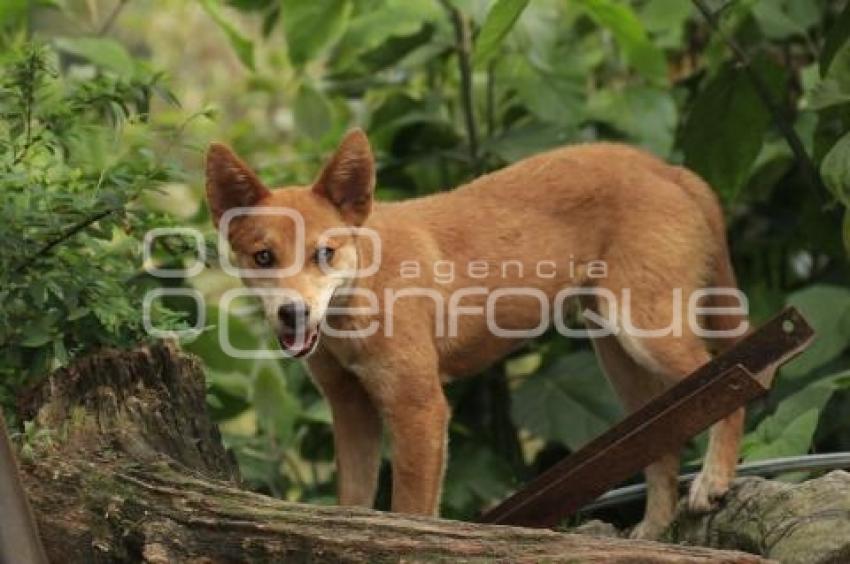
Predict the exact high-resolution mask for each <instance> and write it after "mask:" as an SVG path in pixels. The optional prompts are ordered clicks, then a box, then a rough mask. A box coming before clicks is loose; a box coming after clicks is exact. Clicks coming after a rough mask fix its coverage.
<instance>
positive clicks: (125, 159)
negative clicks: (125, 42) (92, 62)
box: [0, 42, 179, 404]
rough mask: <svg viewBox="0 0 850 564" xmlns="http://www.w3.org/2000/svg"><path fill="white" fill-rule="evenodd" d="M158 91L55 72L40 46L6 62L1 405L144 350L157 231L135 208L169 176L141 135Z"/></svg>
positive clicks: (150, 79) (142, 83)
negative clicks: (110, 354)
mask: <svg viewBox="0 0 850 564" xmlns="http://www.w3.org/2000/svg"><path fill="white" fill-rule="evenodd" d="M71 45H72V44H71V43H65V44H64V46H65V47H67V48H69V50H73V52H75V53H76V54H80V55H82V54H86V55H92V58H94V59H96V60H97V61H98V62H100V63H103V68H104V69H107V68H109V67H110V64H109V62H110V61H113V60H114V59H116V58H126V60H127V61H130V62H132V59H130V57H129V55H127V54H126V53H124V52H123V48H122V47H121V46H120V45H119V44H114V45H111V44H110V45H111V46H112V47H114V49H113V50H111V51H109V50H105V49H103V47H107V46H109V45H103V44H100V45H99V46H98V44H95V43H92V42H76V43H74V44H73V45H74V47H75V48H74V49H70V47H71ZM125 62H126V61H125ZM130 67H131V68H133V67H134V65H130ZM125 68H126V67H125ZM157 81H158V77H157V76H155V75H147V76H137V77H132V78H131V77H126V76H118V75H115V74H111V73H106V72H103V73H97V74H96V75H94V76H91V77H88V78H87V79H86V80H81V79H77V78H73V77H70V76H67V75H65V74H63V73H62V72H60V70H59V62H58V60H57V57H56V54H55V52H53V51H52V50H50V49H49V48H47V47H45V46H40V45H37V44H28V45H23V46H20V47H19V48H18V49H16V50H15V51H14V52H12V53H9V54H8V55H7V57H6V60H4V61H3V64H2V67H1V68H0V116H2V118H0V241H2V245H3V248H4V249H5V250H4V252H3V253H2V255H0V273H2V274H0V287H2V290H0V301H2V303H3V307H2V309H0V359H1V360H0V402H2V403H5V404H8V403H9V402H10V401H11V400H12V398H13V397H14V396H13V395H12V393H13V391H14V390H15V389H17V388H18V387H19V386H21V385H24V384H26V383H29V382H31V380H32V379H33V378H34V377H36V376H39V375H41V374H43V373H44V372H45V371H47V370H48V369H53V368H56V367H59V366H63V365H65V364H66V363H67V362H68V361H69V359H70V358H72V357H73V356H75V355H77V354H80V353H82V352H85V351H87V350H90V349H92V348H94V347H99V346H104V345H109V346H126V345H131V344H133V343H136V342H138V341H140V340H143V339H145V335H146V333H145V331H144V329H143V326H142V319H141V315H140V310H141V296H142V294H143V292H144V291H145V289H146V287H147V286H146V284H144V280H142V279H141V278H140V276H139V274H140V272H139V268H140V264H141V261H140V249H139V242H140V239H141V237H142V236H143V235H144V233H145V231H146V230H147V229H149V228H150V227H152V226H154V225H158V224H160V223H162V221H161V219H160V218H157V217H156V216H155V215H153V214H150V213H148V212H146V211H145V210H143V209H141V208H138V207H133V202H134V201H136V200H137V199H138V198H139V196H140V195H141V194H142V193H143V192H144V191H146V190H150V189H152V188H154V187H155V186H157V185H158V184H160V183H162V182H164V181H166V180H169V179H171V178H174V177H175V174H176V172H175V171H173V170H171V169H170V168H169V167H168V166H167V165H166V164H164V163H163V162H162V161H161V160H160V159H159V158H158V157H157V156H156V155H155V154H154V153H153V152H152V151H151V149H150V139H149V132H147V131H146V130H145V127H144V124H143V122H144V120H146V119H147V118H146V116H147V113H148V109H149V104H150V98H151V96H152V95H153V92H154V90H155V89H156V88H158V87H159V86H158V84H157ZM119 124H120V125H121V127H122V130H118V129H116V125H119ZM157 313H158V314H159V315H160V319H161V321H162V322H163V323H165V324H168V323H171V324H175V323H176V322H177V321H178V318H179V316H178V315H177V314H175V313H172V312H169V311H168V310H165V309H164V308H162V307H160V308H158V311H157Z"/></svg>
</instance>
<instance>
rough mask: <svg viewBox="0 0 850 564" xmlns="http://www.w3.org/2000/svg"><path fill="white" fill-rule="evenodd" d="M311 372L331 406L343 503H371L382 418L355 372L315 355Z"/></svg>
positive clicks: (362, 504) (378, 457)
mask: <svg viewBox="0 0 850 564" xmlns="http://www.w3.org/2000/svg"><path fill="white" fill-rule="evenodd" d="M308 366H309V368H310V374H311V375H312V377H313V380H314V381H315V382H316V384H317V385H318V386H319V388H320V389H321V390H322V394H323V395H324V396H325V399H327V401H328V403H329V404H330V407H331V415H332V417H333V433H334V449H335V452H336V466H337V491H338V496H339V503H340V505H359V506H363V507H372V504H373V503H374V501H375V491H376V490H377V487H378V468H379V466H380V462H381V429H382V427H381V419H380V416H379V414H378V410H377V409H376V408H375V406H374V404H373V403H372V400H371V398H370V397H369V395H368V394H367V393H366V390H365V389H364V388H363V386H362V384H361V383H360V381H359V380H358V379H357V376H356V375H355V374H352V373H351V372H348V371H346V370H345V369H343V368H342V367H341V366H339V365H338V364H337V363H336V361H335V360H333V359H332V358H329V357H324V356H321V355H314V356H313V357H311V358H310V359H309V360H308Z"/></svg>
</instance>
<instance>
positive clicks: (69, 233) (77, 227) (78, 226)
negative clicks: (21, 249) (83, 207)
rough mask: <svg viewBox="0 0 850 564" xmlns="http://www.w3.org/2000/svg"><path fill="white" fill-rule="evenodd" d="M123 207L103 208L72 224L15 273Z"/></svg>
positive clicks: (17, 272) (29, 258)
mask: <svg viewBox="0 0 850 564" xmlns="http://www.w3.org/2000/svg"><path fill="white" fill-rule="evenodd" d="M121 209H122V208H120V207H119V208H109V209H106V210H102V211H99V212H97V213H95V214H93V215H91V216H89V217H87V218H85V219H82V220H80V221H79V222H77V223H75V224H74V225H72V226H71V227H69V228H68V229H66V230H65V231H63V232H62V233H61V234H60V235H57V236H56V237H55V238H53V239H51V240H50V241H48V242H47V243H45V244H44V246H42V247H41V248H40V249H39V250H38V251H36V253H35V254H34V255H32V256H31V257H28V258H27V261H26V262H24V263H23V264H21V265H20V266H18V267H17V268H16V269H15V274H20V273H21V272H23V271H24V270H26V269H27V268H29V267H30V266H32V264H33V263H34V262H35V260H36V259H38V258H40V257H43V256H45V255H48V254H50V252H51V251H53V249H54V248H55V247H56V246H57V245H61V244H62V243H64V242H65V241H67V240H68V239H70V238H71V237H73V236H74V235H76V234H77V233H79V232H80V231H82V230H83V229H85V228H87V227H89V226H91V225H93V224H95V223H97V222H98V221H100V220H101V219H103V218H104V217H106V216H108V215H109V214H112V213H115V212H117V211H119V210H121Z"/></svg>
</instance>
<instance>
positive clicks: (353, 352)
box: [206, 130, 746, 537]
mask: <svg viewBox="0 0 850 564" xmlns="http://www.w3.org/2000/svg"><path fill="white" fill-rule="evenodd" d="M206 166H207V169H206V170H207V197H208V200H209V205H210V208H211V211H212V215H213V218H214V221H215V223H216V225H219V224H220V223H222V222H223V216H224V217H225V218H226V219H227V216H228V215H229V214H228V211H230V214H232V212H233V211H234V210H236V209H237V208H248V209H249V210H254V211H257V210H260V211H261V212H262V211H264V210H265V211H272V209H273V208H275V209H276V208H284V209H287V210H294V211H295V212H297V215H299V216H300V217H301V218H303V225H302V226H301V228H298V227H297V222H296V221H295V220H294V219H293V218H292V217H290V216H278V215H248V216H237V217H235V218H234V219H233V220H232V221H229V220H228V221H227V223H228V225H227V233H226V235H227V236H228V237H229V240H230V244H231V247H232V249H233V252H234V254H235V256H236V257H237V263H238V265H239V266H241V267H243V268H246V269H254V270H255V274H258V275H259V276H260V277H255V276H246V277H245V283H246V285H248V286H250V287H252V288H257V289H259V290H258V291H259V292H262V297H263V303H264V307H265V310H266V314H267V316H268V318H269V320H270V322H271V324H272V325H273V326H274V327H275V329H276V331H277V333H278V335H279V339H280V343H281V347H282V348H283V349H284V350H285V351H286V352H287V353H288V355H289V356H293V357H307V356H308V355H309V358H307V365H308V367H309V370H310V373H311V374H312V377H313V378H314V380H315V382H316V383H317V384H318V386H319V387H320V388H321V390H322V392H323V393H324V395H325V397H326V398H327V400H328V401H329V402H330V406H331V409H332V412H333V424H334V439H335V446H336V458H337V465H338V480H339V483H338V488H339V500H340V503H342V504H346V505H364V506H370V505H371V504H372V502H373V498H374V495H375V489H376V483H377V476H378V465H379V457H380V452H379V451H380V448H379V447H380V441H381V430H382V423H385V424H386V425H387V426H388V428H389V432H390V437H391V439H392V467H393V480H392V482H393V492H392V509H393V511H399V512H406V513H421V514H435V513H436V512H437V508H438V503H439V498H440V487H441V481H442V476H443V469H444V467H445V463H446V433H447V425H448V422H449V408H448V405H447V403H446V399H445V397H444V395H443V391H442V388H441V381H444V380H447V379H451V378H455V377H461V376H465V375H471V374H476V373H478V372H480V371H481V370H482V369H484V368H485V367H487V366H488V365H490V364H492V363H494V362H497V361H498V360H499V359H501V358H502V357H504V356H505V355H506V354H507V353H509V352H510V351H511V350H513V349H515V348H516V347H517V346H518V345H520V344H521V343H522V342H524V340H525V339H527V338H528V337H530V336H534V335H538V334H540V333H541V332H542V331H543V330H545V328H546V327H548V326H550V325H551V324H552V323H553V319H554V320H555V321H554V323H555V325H556V326H558V327H561V326H563V325H564V324H563V323H562V322H559V320H558V317H557V316H558V315H559V310H563V309H564V308H563V305H564V302H565V300H566V298H568V297H571V296H575V295H577V294H581V293H583V297H582V298H581V302H582V303H583V304H584V305H585V306H586V307H587V308H588V309H587V310H585V311H586V314H587V315H588V316H591V317H593V321H592V322H591V323H590V326H591V327H596V328H597V329H599V328H600V327H607V328H609V329H611V331H609V333H608V334H599V335H596V336H595V338H594V340H593V344H594V346H595V349H596V352H597V355H598V357H599V360H600V362H601V364H602V366H603V367H604V370H605V372H606V374H607V375H608V377H609V378H610V380H611V382H612V383H613V386H614V387H615V389H616V391H617V392H618V394H619V396H620V397H621V399H622V401H623V403H624V404H625V407H626V408H627V409H628V410H634V409H635V408H637V407H639V406H640V405H642V404H643V403H644V402H646V401H647V400H649V399H650V398H651V397H653V395H655V394H656V393H658V392H659V391H660V390H661V389H663V388H664V387H665V386H669V385H671V384H673V383H675V382H676V381H677V380H679V379H680V378H682V377H683V376H685V375H687V374H689V373H690V372H692V371H693V370H694V369H696V368H697V367H699V366H700V365H702V364H704V363H705V362H707V361H708V360H709V358H710V355H709V352H708V350H707V348H706V345H705V343H704V341H703V339H702V338H700V334H698V333H699V331H698V330H697V329H698V327H695V326H694V325H693V324H692V323H687V322H686V323H683V324H681V325H684V326H683V327H679V328H678V329H674V330H673V331H672V332H670V331H668V332H667V333H665V332H664V331H663V330H662V329H664V328H666V327H668V326H670V325H671V320H673V319H674V317H675V316H680V317H682V316H684V318H686V319H689V318H688V313H689V312H688V311H686V310H689V309H691V310H693V309H694V308H695V304H697V303H698V304H699V305H700V306H702V307H703V308H704V309H703V311H702V314H703V315H702V317H700V319H704V320H706V322H707V324H708V326H709V327H710V328H711V329H715V330H727V338H726V339H725V341H726V342H727V343H728V342H731V341H734V340H735V338H736V337H737V336H738V335H740V334H741V333H742V332H744V331H745V329H746V316H745V313H744V310H743V307H740V304H738V302H737V301H735V302H734V303H733V301H732V298H730V297H729V296H726V295H722V296H715V297H711V298H708V299H704V298H701V299H699V300H698V301H697V302H693V301H691V300H689V296H691V295H692V294H693V293H694V292H695V291H697V290H699V289H701V288H703V287H706V286H709V285H715V286H720V287H727V288H734V287H735V280H734V275H733V273H732V269H731V266H730V261H729V256H728V253H727V249H726V240H725V228H724V224H723V216H722V212H721V209H720V207H719V205H718V202H717V200H716V198H715V196H714V194H713V192H712V191H711V189H710V188H709V187H708V186H707V185H706V184H705V183H704V182H702V181H701V180H700V179H699V178H698V177H697V176H696V175H694V174H693V173H691V172H689V171H688V170H686V169H683V168H680V167H676V166H671V165H668V164H665V163H664V162H662V161H659V160H658V159H656V158H654V157H652V156H650V155H648V154H646V153H643V152H641V151H639V150H636V149H633V148H629V147H626V146H620V145H615V144H589V145H581V146H576V147H571V148H564V149H558V150H554V151H551V152H548V153H545V154H542V155H538V156H535V157H531V158H528V159H526V160H523V161H521V162H518V163H516V164H513V165H511V166H509V167H507V168H505V169H503V170H500V171H498V172H494V173H492V174H488V175H486V176H483V177H481V178H478V179H477V180H475V181H473V182H471V183H469V184H468V185H465V186H463V187H460V188H458V189H456V190H454V191H452V192H446V193H441V194H438V195H433V196H429V197H425V198H418V199H414V200H410V201H406V202H401V203H378V202H373V191H374V179H375V172H374V161H373V156H372V152H371V149H370V147H369V143H368V141H367V139H366V136H365V135H364V134H363V132H362V131H359V130H355V131H352V132H351V133H349V134H348V135H347V136H346V137H345V139H344V140H343V141H342V143H341V145H340V147H339V149H338V150H337V152H336V153H335V154H334V155H333V157H332V158H331V159H330V161H329V162H328V163H327V165H326V166H325V168H324V170H323V171H322V172H321V174H320V175H319V177H318V179H317V180H316V182H315V183H314V184H313V185H312V186H305V187H289V188H285V189H279V190H274V191H272V190H269V189H267V188H266V187H265V186H264V185H263V184H262V183H261V182H260V181H259V180H258V178H257V176H256V175H255V174H254V173H253V172H252V171H251V170H250V169H249V168H248V167H247V166H246V165H245V164H244V163H243V162H242V161H240V160H239V159H238V158H237V157H236V156H235V155H234V154H233V153H232V152H231V151H230V150H229V149H227V148H226V147H225V146H223V145H217V144H215V145H212V146H211V147H210V149H209V152H208V155H207V165H206ZM361 226H362V227H364V228H368V229H367V230H365V231H364V230H358V229H355V228H357V227H361ZM328 230H330V231H328ZM376 238H377V239H380V242H379V244H377V242H376V241H375V239H376ZM378 246H380V249H378V248H376V247H378ZM299 254H300V255H301V257H298V256H297V255H299ZM299 258H303V265H301V266H300V267H299V264H301V263H302V261H301V260H299ZM293 265H294V270H293V271H292V274H291V275H287V273H283V272H279V271H278V270H277V269H281V268H289V267H293ZM447 265H449V266H447ZM266 274H267V275H266ZM264 275H265V276H264ZM269 289H271V290H269ZM565 289H567V292H566V293H565V292H564V290H565ZM570 289H571V290H570ZM677 291H679V292H681V294H682V295H683V296H684V298H683V299H682V300H679V301H677V300H676V299H675V298H676V292H677ZM591 294H592V295H591ZM544 300H548V305H547V304H546V303H544ZM572 302H573V303H574V302H575V300H572ZM736 304H737V305H736ZM615 306H616V307H615ZM624 306H626V307H624ZM711 306H713V307H715V308H717V309H715V310H714V312H713V313H714V314H713V315H710V317H709V314H711V313H712V312H711V311H710V310H709V309H706V308H710V307H711ZM721 307H725V309H722V310H721V309H720V308H721ZM615 309H619V310H622V311H621V312H620V315H617V313H618V312H617V311H614V310H615ZM594 312H595V315H594ZM634 328H637V329H641V330H644V332H640V331H636V330H634ZM647 330H655V331H656V333H658V334H657V335H655V334H653V335H649V334H647ZM345 332H347V333H345ZM352 332H358V334H357V335H356V336H351V333H352ZM342 333H345V334H342ZM611 333H613V334H611ZM703 336H704V335H703ZM311 353H312V354H311ZM742 421H743V410H740V411H738V412H737V413H735V414H734V415H732V416H730V417H729V418H727V419H725V420H723V421H721V422H719V423H718V424H716V425H715V426H714V427H713V428H712V430H711V438H710V443H709V447H708V454H707V456H706V459H705V465H704V468H703V471H702V473H701V474H700V476H699V478H698V479H697V480H696V482H695V483H694V484H693V487H692V488H691V492H690V506H691V507H692V508H693V509H695V510H708V509H710V508H711V507H712V506H713V504H714V503H715V501H716V500H717V499H718V497H719V496H722V495H723V494H724V493H725V492H726V490H727V488H728V486H729V482H730V480H731V478H732V477H733V475H734V471H735V464H736V461H737V457H738V454H737V453H738V443H739V439H740V435H741V426H742ZM678 468H679V456H678V453H675V452H671V453H670V454H669V455H667V456H665V457H663V458H662V459H659V460H658V461H657V462H655V463H653V464H652V465H650V466H649V467H648V468H647V469H646V478H647V482H648V487H649V492H648V496H649V497H648V501H647V508H646V515H645V517H644V520H643V522H642V523H641V524H640V525H639V526H638V527H637V528H636V529H635V530H634V531H633V536H636V537H654V536H657V535H658V534H660V533H661V532H662V531H663V529H664V528H665V527H666V526H667V524H668V523H669V522H670V520H671V518H672V515H673V511H674V506H675V503H676V500H677V497H678V496H677V488H676V476H677V472H678Z"/></svg>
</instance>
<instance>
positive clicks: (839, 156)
mask: <svg viewBox="0 0 850 564" xmlns="http://www.w3.org/2000/svg"><path fill="white" fill-rule="evenodd" d="M820 172H821V176H822V177H823V181H824V184H826V186H827V188H829V191H830V192H832V194H833V195H834V196H835V197H836V198H837V199H838V200H839V201H841V203H843V204H844V205H845V206H850V133H846V134H844V136H843V137H841V139H839V140H838V142H837V143H836V144H835V145H834V146H833V147H832V149H830V151H829V152H828V153H827V154H826V156H825V157H824V159H823V162H822V163H821V166H820Z"/></svg>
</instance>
